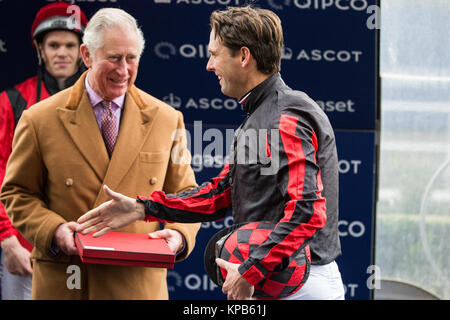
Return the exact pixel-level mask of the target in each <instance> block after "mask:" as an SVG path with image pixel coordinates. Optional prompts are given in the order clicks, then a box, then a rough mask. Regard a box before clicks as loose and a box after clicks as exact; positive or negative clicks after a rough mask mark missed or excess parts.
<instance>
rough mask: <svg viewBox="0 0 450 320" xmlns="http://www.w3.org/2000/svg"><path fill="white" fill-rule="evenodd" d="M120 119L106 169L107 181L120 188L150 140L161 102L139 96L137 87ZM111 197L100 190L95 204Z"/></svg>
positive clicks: (131, 92)
mask: <svg viewBox="0 0 450 320" xmlns="http://www.w3.org/2000/svg"><path fill="white" fill-rule="evenodd" d="M124 108H125V109H124V111H123V115H122V119H121V123H120V129H119V136H118V138H117V142H116V145H115V147H114V152H113V154H112V158H111V161H110V164H109V167H108V170H107V172H106V176H105V179H104V184H106V185H108V186H109V187H110V188H112V189H113V190H116V189H117V187H118V186H119V185H120V182H121V181H122V179H124V178H125V176H126V173H127V172H128V170H130V168H131V166H132V165H133V163H134V162H135V161H136V158H137V157H138V156H139V152H140V151H141V149H142V145H143V144H144V142H145V141H146V140H147V138H148V135H149V134H150V131H151V128H152V126H153V123H154V122H153V120H154V119H155V117H156V114H157V112H158V106H156V105H146V104H145V103H144V102H143V101H142V99H141V98H140V96H139V93H138V90H137V89H136V87H134V86H133V87H132V88H131V89H130V90H129V91H128V92H127V95H126V98H125V106H124ZM105 200H107V199H106V198H105V196H104V195H103V192H101V193H100V194H99V196H98V197H97V200H96V202H95V205H98V204H100V203H102V202H103V201H105Z"/></svg>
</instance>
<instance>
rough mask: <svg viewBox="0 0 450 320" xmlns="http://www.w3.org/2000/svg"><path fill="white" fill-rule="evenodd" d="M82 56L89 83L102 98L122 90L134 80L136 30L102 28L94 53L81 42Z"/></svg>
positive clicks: (126, 88) (136, 61)
mask: <svg viewBox="0 0 450 320" xmlns="http://www.w3.org/2000/svg"><path fill="white" fill-rule="evenodd" d="M81 50H82V55H83V60H84V62H85V64H86V66H87V67H88V68H90V73H89V85H90V86H91V87H92V89H94V90H95V92H97V94H99V95H100V96H101V97H102V98H103V99H105V100H109V101H111V100H113V99H115V98H117V97H120V96H121V95H123V94H125V93H126V92H127V90H128V88H130V87H131V86H132V85H133V83H134V81H135V80H136V76H137V70H138V66H139V45H138V35H137V34H136V32H133V31H130V30H124V29H121V28H117V27H116V28H112V29H107V30H105V31H104V34H103V47H101V48H99V49H98V50H97V51H96V52H95V56H92V55H91V53H90V52H89V51H88V50H87V47H86V46H85V45H82V48H81Z"/></svg>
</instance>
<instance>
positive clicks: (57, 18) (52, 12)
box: [31, 1, 88, 44]
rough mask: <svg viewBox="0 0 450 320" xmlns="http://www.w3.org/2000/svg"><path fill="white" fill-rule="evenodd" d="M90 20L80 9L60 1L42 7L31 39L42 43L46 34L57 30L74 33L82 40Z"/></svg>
mask: <svg viewBox="0 0 450 320" xmlns="http://www.w3.org/2000/svg"><path fill="white" fill-rule="evenodd" d="M87 23H88V19H87V18H86V15H85V14H84V12H83V11H81V9H80V7H79V6H77V5H72V4H70V3H67V2H62V1H58V2H55V3H52V4H49V5H46V6H44V7H42V8H41V9H40V10H39V11H38V13H37V15H36V18H35V19H34V22H33V25H32V27H31V39H33V44H34V41H36V42H41V41H42V38H43V37H44V35H45V33H47V32H49V31H55V30H67V31H72V32H74V33H76V34H77V35H78V37H79V38H80V43H81V39H82V37H83V32H84V29H85V28H86V25H87Z"/></svg>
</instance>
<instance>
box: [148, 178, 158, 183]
mask: <svg viewBox="0 0 450 320" xmlns="http://www.w3.org/2000/svg"><path fill="white" fill-rule="evenodd" d="M156 181H158V179H157V178H156V177H153V178H151V179H150V184H151V185H154V184H155V183H156Z"/></svg>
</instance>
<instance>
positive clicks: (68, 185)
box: [66, 178, 73, 187]
mask: <svg viewBox="0 0 450 320" xmlns="http://www.w3.org/2000/svg"><path fill="white" fill-rule="evenodd" d="M72 185H73V179H71V178H68V179H66V187H71V186H72Z"/></svg>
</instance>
